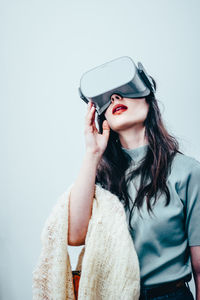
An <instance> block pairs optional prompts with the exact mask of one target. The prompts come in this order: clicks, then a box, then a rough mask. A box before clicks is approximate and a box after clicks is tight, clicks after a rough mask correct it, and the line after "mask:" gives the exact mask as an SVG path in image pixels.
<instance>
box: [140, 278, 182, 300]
mask: <svg viewBox="0 0 200 300" xmlns="http://www.w3.org/2000/svg"><path fill="white" fill-rule="evenodd" d="M185 282H186V281H185V279H181V280H178V281H173V282H169V283H164V284H160V285H159V286H157V287H151V288H150V287H149V288H148V287H141V297H140V299H142V298H143V297H144V296H146V297H159V296H163V295H164V294H168V293H173V292H175V291H176V290H177V289H179V288H182V287H184V286H186V284H185Z"/></svg>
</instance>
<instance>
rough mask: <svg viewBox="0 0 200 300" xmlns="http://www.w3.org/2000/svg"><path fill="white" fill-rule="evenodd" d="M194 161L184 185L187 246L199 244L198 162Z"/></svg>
mask: <svg viewBox="0 0 200 300" xmlns="http://www.w3.org/2000/svg"><path fill="white" fill-rule="evenodd" d="M196 162H197V164H196V165H195V166H194V167H193V168H192V170H191V172H190V174H189V177H188V181H187V187H186V230H187V235H188V243H189V246H199V245H200V225H199V224H200V163H199V162H198V161H196Z"/></svg>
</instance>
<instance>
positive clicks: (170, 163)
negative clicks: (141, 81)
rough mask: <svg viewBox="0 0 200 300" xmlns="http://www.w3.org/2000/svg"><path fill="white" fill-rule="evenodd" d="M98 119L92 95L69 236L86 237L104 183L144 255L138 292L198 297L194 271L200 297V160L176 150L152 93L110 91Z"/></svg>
mask: <svg viewBox="0 0 200 300" xmlns="http://www.w3.org/2000/svg"><path fill="white" fill-rule="evenodd" d="M152 80H153V78H152ZM153 83H154V87H155V89H156V83H155V81H154V80H153ZM97 121H98V126H99V130H98V129H97V127H96V125H95V108H94V106H93V104H92V103H91V102H89V103H88V110H87V114H86V118H85V131H84V135H85V143H86V153H85V157H84V160H83V164H82V166H81V170H80V173H79V175H78V178H77V180H76V182H75V184H74V187H73V189H72V191H71V197H70V224H69V244H70V245H74V246H78V245H83V244H84V240H85V236H86V233H87V227H88V223H89V219H90V217H91V207H92V199H93V195H94V186H95V184H100V185H101V186H102V187H103V188H105V189H107V190H109V191H111V192H112V193H113V194H115V195H117V196H118V198H119V199H120V201H121V202H122V203H123V205H124V209H125V211H126V216H127V222H128V225H129V231H130V234H131V236H132V238H133V242H134V246H135V248H136V252H137V254H138V258H139V263H140V273H141V296H140V298H141V299H183V300H187V299H194V298H193V296H192V293H191V292H190V289H189V286H188V283H187V282H188V281H190V279H191V274H192V272H193V275H194V280H195V285H196V299H198V300H200V230H199V222H198V219H199V218H200V163H199V162H198V161H197V160H196V159H195V158H192V157H190V156H187V155H184V154H183V153H181V152H180V151H179V147H178V142H177V140H176V139H175V138H174V137H173V136H172V135H170V134H169V133H168V132H167V130H166V128H165V126H164V124H163V121H162V118H161V114H160V110H159V107H158V103H157V100H156V98H155V96H154V94H152V93H150V95H148V96H147V97H145V98H138V99H135V98H134V99H133V98H123V97H122V96H121V95H119V94H113V95H112V96H111V104H110V105H109V107H108V108H107V109H106V111H105V112H104V113H103V114H102V115H100V116H99V117H98V120H97ZM83 212H84V213H83Z"/></svg>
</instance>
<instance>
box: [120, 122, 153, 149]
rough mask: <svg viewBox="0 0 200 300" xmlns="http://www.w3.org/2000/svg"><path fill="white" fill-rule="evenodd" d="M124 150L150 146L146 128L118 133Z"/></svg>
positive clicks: (139, 127)
mask: <svg viewBox="0 0 200 300" xmlns="http://www.w3.org/2000/svg"><path fill="white" fill-rule="evenodd" d="M118 135H119V140H120V143H121V145H122V147H123V148H126V149H134V148H138V147H141V146H144V145H146V144H148V140H147V138H146V137H145V126H137V127H134V128H133V127H132V128H129V129H126V130H125V131H120V132H118Z"/></svg>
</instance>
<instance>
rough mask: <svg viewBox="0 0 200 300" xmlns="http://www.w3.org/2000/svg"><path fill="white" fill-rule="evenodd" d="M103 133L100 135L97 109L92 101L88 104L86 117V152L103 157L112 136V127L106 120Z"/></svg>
mask: <svg viewBox="0 0 200 300" xmlns="http://www.w3.org/2000/svg"><path fill="white" fill-rule="evenodd" d="M102 127H103V132H102V134H100V133H99V132H98V130H97V128H96V125H95V107H94V105H93V104H92V102H91V101H89V102H88V107H87V114H86V116H85V130H84V134H85V143H86V152H89V153H92V154H95V155H96V156H97V157H99V158H100V157H101V156H102V155H103V153H104V151H105V149H106V147H107V143H108V138H109V134H110V127H109V125H108V121H107V120H104V122H103V124H102Z"/></svg>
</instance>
